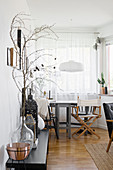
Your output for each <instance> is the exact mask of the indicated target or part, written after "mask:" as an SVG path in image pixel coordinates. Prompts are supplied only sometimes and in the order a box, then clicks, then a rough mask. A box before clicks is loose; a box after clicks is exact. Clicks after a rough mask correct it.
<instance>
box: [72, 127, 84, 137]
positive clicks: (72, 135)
mask: <svg viewBox="0 0 113 170" xmlns="http://www.w3.org/2000/svg"><path fill="white" fill-rule="evenodd" d="M82 127H84V125H82V126H81V127H79V128H78V129H77V130H76V131H75V132H73V134H72V136H73V135H75V134H76V133H77V132H79V130H80V129H81V128H82Z"/></svg>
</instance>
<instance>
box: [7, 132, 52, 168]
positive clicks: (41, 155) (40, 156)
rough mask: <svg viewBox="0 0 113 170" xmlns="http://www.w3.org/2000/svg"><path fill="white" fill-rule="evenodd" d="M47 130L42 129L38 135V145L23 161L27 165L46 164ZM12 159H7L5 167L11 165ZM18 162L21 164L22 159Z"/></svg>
mask: <svg viewBox="0 0 113 170" xmlns="http://www.w3.org/2000/svg"><path fill="white" fill-rule="evenodd" d="M48 138H49V130H42V131H41V132H40V134H39V135H38V146H37V148H36V149H32V151H31V153H30V154H29V156H28V158H26V159H25V161H24V163H25V164H28V165H33V164H34V165H37V164H40V165H41V164H42V165H43V164H46V157H47V147H48ZM11 164H12V160H11V159H8V161H7V162H6V167H9V166H11ZM16 164H18V161H13V165H16ZM19 164H23V161H19Z"/></svg>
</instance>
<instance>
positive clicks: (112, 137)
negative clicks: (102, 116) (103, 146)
mask: <svg viewBox="0 0 113 170" xmlns="http://www.w3.org/2000/svg"><path fill="white" fill-rule="evenodd" d="M112 140H113V130H112V133H111V138H110V140H109V143H108V147H107V150H106V152H109V149H110V146H111V142H112Z"/></svg>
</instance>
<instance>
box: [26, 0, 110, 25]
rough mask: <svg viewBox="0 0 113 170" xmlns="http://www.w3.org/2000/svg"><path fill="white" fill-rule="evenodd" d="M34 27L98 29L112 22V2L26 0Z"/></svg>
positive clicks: (91, 0) (102, 0)
mask: <svg viewBox="0 0 113 170" xmlns="http://www.w3.org/2000/svg"><path fill="white" fill-rule="evenodd" d="M27 3H28V6H29V9H30V12H31V15H32V18H33V19H34V23H35V26H37V27H38V26H41V25H44V24H47V25H53V24H55V27H56V28H69V27H74V28H75V27H76V28H79V27H81V28H99V27H101V26H104V25H107V24H110V23H112V22H113V0H27Z"/></svg>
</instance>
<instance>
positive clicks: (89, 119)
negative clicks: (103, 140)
mask: <svg viewBox="0 0 113 170" xmlns="http://www.w3.org/2000/svg"><path fill="white" fill-rule="evenodd" d="M80 107H89V108H90V109H89V110H90V111H89V113H87V114H82V112H81V111H80V112H79V108H80ZM96 109H98V110H99V113H97V112H96ZM74 110H75V113H74ZM72 116H73V117H74V118H75V119H76V120H77V121H78V122H79V123H80V125H81V126H80V127H79V128H78V129H77V130H76V131H75V132H74V133H73V134H72V136H73V135H75V134H77V133H78V132H80V131H81V133H80V134H79V135H78V138H79V137H80V136H82V135H83V134H84V133H85V132H86V131H88V132H90V134H94V135H96V136H97V137H98V138H100V136H99V135H98V134H97V133H95V131H94V130H93V129H92V128H91V126H92V124H93V123H94V122H95V121H96V120H97V119H98V118H100V117H101V97H99V99H90V100H80V99H79V97H78V99H77V106H76V107H72Z"/></svg>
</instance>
